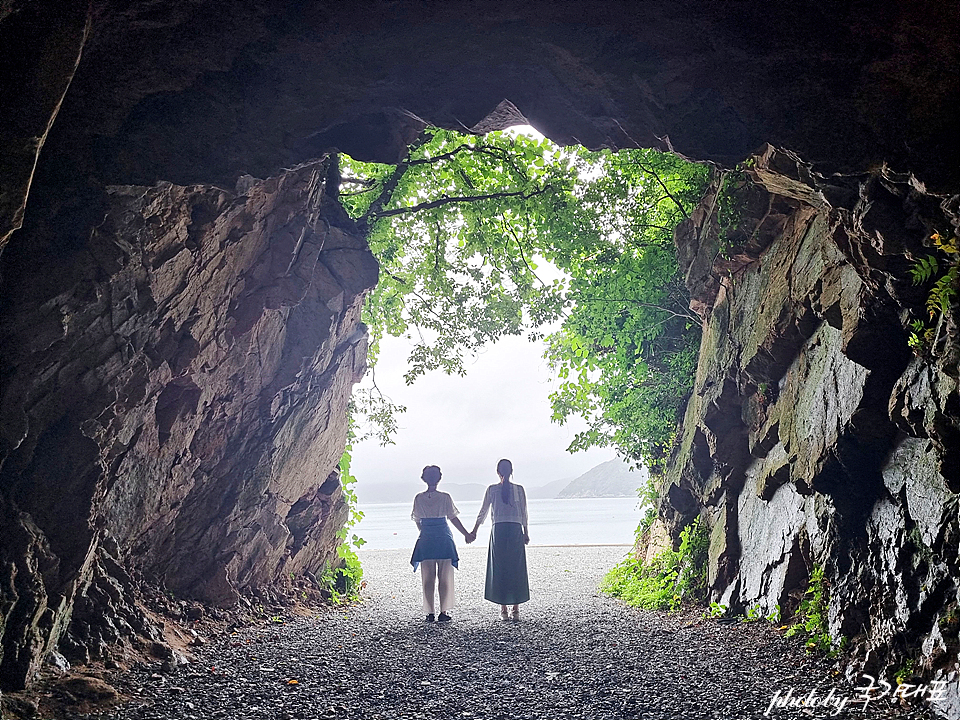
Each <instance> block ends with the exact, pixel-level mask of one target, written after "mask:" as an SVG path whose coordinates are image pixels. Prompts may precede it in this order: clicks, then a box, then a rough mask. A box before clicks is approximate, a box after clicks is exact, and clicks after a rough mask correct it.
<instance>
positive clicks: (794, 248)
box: [661, 146, 960, 681]
mask: <svg viewBox="0 0 960 720" xmlns="http://www.w3.org/2000/svg"><path fill="white" fill-rule="evenodd" d="M745 165H746V166H748V169H746V171H745V172H743V173H734V174H730V175H728V176H727V178H726V179H725V180H724V181H722V184H721V183H717V184H715V185H714V186H713V187H712V188H711V191H710V192H709V193H708V195H707V197H706V198H705V200H704V202H703V204H702V205H701V206H700V207H699V208H698V210H697V211H696V213H695V214H694V215H693V217H692V218H691V219H690V221H689V222H687V223H686V224H685V225H683V226H681V227H680V228H679V229H678V233H677V242H678V247H679V249H680V252H681V257H682V260H683V263H684V267H685V268H686V272H687V276H686V277H687V284H688V288H689V289H690V291H691V295H692V297H693V306H694V307H695V308H696V309H697V310H698V312H699V313H700V315H701V317H703V319H704V334H703V342H702V346H701V355H700V361H699V366H698V368H697V375H696V381H695V387H694V390H693V394H692V397H691V399H690V402H689V404H688V407H687V411H686V416H685V420H684V425H683V435H682V440H681V442H680V444H679V447H678V448H677V450H676V452H675V453H674V455H673V457H672V458H671V463H670V465H669V469H668V471H667V476H666V482H667V486H666V488H665V496H664V502H663V506H662V508H661V510H662V513H661V517H662V519H663V520H664V521H665V524H666V526H667V529H668V530H669V531H671V533H672V534H673V535H674V536H675V535H676V534H677V533H678V531H679V529H680V528H681V527H683V526H684V525H685V524H686V523H688V522H690V520H692V519H693V518H694V517H695V516H697V515H698V514H701V513H702V515H703V516H704V518H705V519H706V520H707V521H708V524H709V526H710V528H711V531H712V534H711V541H710V555H709V558H710V559H709V568H708V570H709V585H710V592H711V599H712V600H714V601H717V602H720V603H723V604H725V605H728V606H729V607H731V608H732V609H733V610H735V611H739V612H746V611H748V610H751V609H753V608H759V609H760V610H761V612H762V613H763V614H764V615H767V614H768V613H771V612H773V611H774V610H775V609H776V608H780V610H781V611H782V612H783V613H784V615H785V616H789V615H790V614H792V613H793V612H795V611H796V609H797V606H798V604H799V599H800V596H801V594H802V592H803V590H804V589H805V588H806V585H807V582H808V579H809V576H810V573H811V570H812V568H813V567H814V566H817V565H819V566H821V567H823V568H824V570H825V578H826V581H827V587H828V590H829V596H830V614H829V627H830V631H831V633H832V634H833V635H834V636H835V637H839V636H845V637H847V638H848V639H851V640H852V641H853V644H852V649H853V657H854V658H855V663H854V665H853V666H852V668H851V671H855V670H858V669H860V668H870V669H871V670H872V671H874V672H875V671H876V670H877V669H878V668H883V667H884V666H885V665H888V664H894V665H895V666H899V665H901V664H902V663H903V661H904V660H905V659H906V658H908V657H909V658H915V657H919V658H920V659H921V660H922V667H921V666H918V668H917V670H918V671H922V672H923V673H924V677H925V679H926V680H930V679H932V678H933V677H934V675H935V674H937V676H940V677H945V676H948V675H949V676H951V677H953V678H954V681H955V679H956V673H957V651H958V647H960V645H958V638H957V622H956V615H957V608H958V602H960V560H958V558H960V552H958V550H960V515H958V507H960V506H958V492H960V456H958V454H960V401H958V396H957V388H958V360H960V343H958V328H957V326H956V324H955V318H956V317H957V315H956V314H955V313H954V314H953V315H952V317H951V318H949V319H948V322H946V323H945V325H944V326H943V327H942V328H941V335H940V341H939V343H938V344H937V346H936V348H934V355H935V357H933V358H931V357H930V355H925V356H923V357H917V356H914V355H913V353H912V352H911V351H910V350H909V349H908V345H907V336H906V335H907V333H906V331H905V329H904V327H905V323H906V320H907V319H908V318H907V311H908V310H909V309H910V308H913V309H914V310H915V311H919V312H917V314H916V315H914V317H923V316H924V315H925V313H924V312H923V310H922V308H923V301H924V297H925V288H918V287H916V286H914V285H913V284H912V282H911V279H910V276H909V273H908V269H909V267H910V262H911V259H914V258H918V257H923V256H924V255H926V254H928V253H930V252H932V251H931V250H930V248H929V240H928V239H927V238H929V236H930V235H931V233H932V232H933V231H935V230H939V231H940V232H948V233H954V232H956V231H957V228H958V223H960V214H958V212H957V211H958V198H957V197H953V198H945V197H941V196H936V195H932V194H930V193H928V192H926V191H925V189H924V188H923V186H922V185H920V184H919V183H918V182H917V181H916V180H914V179H913V178H912V177H909V176H897V175H895V174H894V173H891V172H889V171H887V170H886V169H881V170H878V171H876V172H873V173H868V174H862V175H856V176H846V177H842V176H833V177H822V176H819V175H817V174H815V173H813V172H812V171H811V169H810V168H809V166H807V165H804V164H803V163H801V162H799V161H798V160H797V158H796V157H795V156H793V155H792V154H790V153H787V152H784V151H776V150H774V149H773V148H772V147H769V146H768V147H767V148H766V149H765V150H764V151H763V152H761V153H759V154H758V155H756V156H754V157H753V158H751V159H749V160H748V161H747V162H746V163H745ZM720 193H723V197H722V201H723V202H721V203H719V204H718V203H717V196H718V194H720ZM724 203H726V206H727V207H732V208H734V209H735V210H734V212H732V213H728V214H726V215H724V214H723V212H722V211H719V210H717V207H718V205H720V204H724Z"/></svg>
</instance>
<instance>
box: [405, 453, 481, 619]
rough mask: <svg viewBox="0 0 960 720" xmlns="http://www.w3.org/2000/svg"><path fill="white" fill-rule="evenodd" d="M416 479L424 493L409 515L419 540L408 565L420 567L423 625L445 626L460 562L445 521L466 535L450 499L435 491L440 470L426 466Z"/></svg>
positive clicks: (453, 595) (446, 494)
mask: <svg viewBox="0 0 960 720" xmlns="http://www.w3.org/2000/svg"><path fill="white" fill-rule="evenodd" d="M420 477H421V479H422V480H423V481H424V482H425V483H426V484H427V489H426V491H424V492H422V493H420V494H419V495H417V496H416V497H415V498H414V499H413V512H412V513H411V514H410V517H411V518H413V521H414V522H415V523H416V524H417V528H419V530H420V537H419V538H418V539H417V544H416V545H415V546H414V548H413V556H412V557H411V558H410V564H411V565H413V571H414V572H416V571H417V566H418V565H419V566H420V576H421V579H422V581H423V612H424V613H425V614H426V616H427V617H426V620H427V622H433V621H434V619H436V620H439V621H440V622H447V621H449V620H450V619H451V617H450V614H449V610H450V609H451V608H452V607H453V606H454V605H456V604H457V598H456V594H455V592H454V585H453V569H454V568H455V567H457V564H458V562H459V560H460V557H459V556H458V555H457V546H456V544H454V542H453V534H452V533H451V532H450V526H449V525H447V520H450V522H451V523H453V525H454V526H455V527H456V528H457V530H459V531H460V532H462V533H463V536H464V537H466V536H467V535H468V533H467V529H466V528H465V527H464V526H463V523H461V522H460V518H458V517H457V515H459V513H460V511H459V510H457V506H456V505H454V504H453V498H452V497H450V495H449V494H448V493H445V492H439V491H438V490H437V485H438V484H439V483H440V477H441V473H440V468H438V467H437V466H436V465H428V466H427V467H425V468H424V469H423V474H422V475H421V476H420ZM437 594H439V595H440V615H439V617H437V616H436V604H435V599H436V595H437Z"/></svg>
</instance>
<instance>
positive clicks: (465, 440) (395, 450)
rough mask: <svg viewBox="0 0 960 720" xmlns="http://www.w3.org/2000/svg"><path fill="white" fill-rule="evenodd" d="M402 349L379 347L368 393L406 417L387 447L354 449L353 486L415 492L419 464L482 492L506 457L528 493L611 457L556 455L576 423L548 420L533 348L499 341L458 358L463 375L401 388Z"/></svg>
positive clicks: (543, 375)
mask: <svg viewBox="0 0 960 720" xmlns="http://www.w3.org/2000/svg"><path fill="white" fill-rule="evenodd" d="M410 349H411V343H410V341H408V340H405V339H398V338H387V339H386V340H385V341H384V342H383V344H382V348H381V353H380V360H379V362H378V363H377V375H376V377H377V386H378V387H379V388H380V390H381V391H383V393H384V394H385V395H386V396H388V397H389V398H390V399H391V400H392V401H393V402H395V403H399V404H401V405H406V407H407V412H406V413H404V414H403V415H401V416H400V422H399V424H400V431H399V432H398V433H397V435H396V437H395V440H396V444H395V445H389V446H387V447H381V446H380V445H379V444H378V443H377V441H376V440H366V441H364V442H362V443H359V444H358V445H356V446H355V448H354V453H353V464H352V467H351V470H352V472H353V474H354V475H355V476H356V477H357V479H358V482H359V483H360V484H363V483H371V484H373V483H387V482H397V483H409V484H410V486H411V488H412V489H413V492H420V490H421V489H422V483H421V481H420V472H421V470H422V469H423V467H424V466H425V465H439V466H440V469H441V470H442V472H443V478H444V480H446V481H449V482H452V483H471V482H477V483H482V484H489V483H492V482H496V481H497V476H496V466H497V461H498V460H499V459H500V458H502V457H506V458H509V459H510V460H511V461H513V466H514V472H515V480H516V481H517V482H518V483H520V484H522V485H526V486H528V487H537V486H540V485H545V484H546V483H548V482H551V481H553V480H559V479H564V478H571V479H572V478H575V477H577V476H578V475H581V474H583V473H584V472H586V471H587V470H589V469H590V468H592V467H594V466H595V465H599V464H600V463H602V462H605V461H607V460H611V459H613V457H614V456H615V453H614V452H613V450H609V449H606V450H595V449H594V450H589V451H587V452H580V453H576V454H570V453H568V452H566V447H567V445H569V443H570V441H571V440H572V439H573V436H574V434H575V432H576V429H578V428H580V427H582V425H581V424H577V425H575V426H571V425H569V424H568V425H564V426H562V427H561V426H559V425H557V424H555V423H551V422H550V403H549V400H548V399H547V396H548V395H549V393H550V391H551V383H552V382H553V380H552V377H551V373H550V369H549V367H548V365H547V363H546V361H545V360H543V359H542V357H541V356H542V354H543V346H542V343H531V342H529V341H528V340H527V339H526V338H523V337H508V338H504V339H502V340H500V341H499V342H498V343H496V344H495V345H493V346H490V347H489V348H487V349H486V350H485V351H484V352H483V353H482V354H480V355H478V356H477V358H476V360H474V361H469V360H468V361H467V375H466V376H465V377H459V376H448V375H445V374H443V373H442V372H440V371H436V372H432V373H429V374H427V375H425V376H423V377H420V378H418V379H417V381H416V382H415V383H414V384H413V385H409V386H408V385H406V384H405V383H404V380H403V374H404V372H406V367H407V365H406V359H407V356H408V354H409V352H410ZM368 382H369V379H365V380H364V384H367V383H368ZM361 497H362V491H361Z"/></svg>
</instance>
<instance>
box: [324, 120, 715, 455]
mask: <svg viewBox="0 0 960 720" xmlns="http://www.w3.org/2000/svg"><path fill="white" fill-rule="evenodd" d="M341 162H342V169H343V171H344V175H345V181H344V192H343V194H342V196H341V198H342V200H343V202H344V205H345V206H346V207H347V209H348V211H349V212H350V214H351V215H352V216H353V217H355V218H356V219H357V220H358V222H359V223H360V224H361V226H363V227H365V228H366V230H367V233H368V239H369V242H370V246H371V249H372V250H373V252H374V253H375V254H376V256H377V257H378V258H379V260H380V262H381V281H380V284H379V285H378V286H377V288H376V289H375V290H374V292H373V293H372V294H371V296H370V299H369V301H368V303H367V306H366V315H365V322H367V324H368V325H369V326H370V328H371V332H372V335H373V352H372V355H373V358H374V360H375V357H376V351H377V345H378V342H379V340H380V339H381V338H382V337H383V336H384V335H388V334H389V335H398V336H399V335H406V336H409V337H410V338H411V339H412V340H413V341H414V343H415V345H414V350H413V352H412V354H411V357H410V369H409V372H408V373H407V381H408V382H412V381H413V380H414V379H415V378H416V377H417V376H418V375H420V374H422V373H424V372H427V371H429V370H434V369H442V370H444V371H445V372H448V373H461V374H462V373H463V358H464V356H465V354H469V353H471V352H473V351H476V350H477V349H479V348H480V347H482V346H484V345H486V344H488V343H491V342H494V341H495V340H497V339H498V338H499V337H501V336H503V335H518V334H522V333H527V334H528V335H529V336H530V337H531V338H533V339H541V338H545V339H546V343H547V348H548V349H547V357H548V359H549V361H550V363H551V365H552V367H553V368H554V369H555V371H556V372H557V375H558V378H559V380H560V382H559V385H558V387H557V389H556V391H555V392H554V393H553V395H552V397H551V400H552V404H553V420H555V421H557V422H561V423H562V422H564V421H566V420H567V419H568V418H570V417H571V416H574V415H579V416H582V417H583V418H584V419H585V420H586V421H587V424H588V428H587V430H586V431H584V432H582V433H580V434H578V435H577V436H576V438H575V440H574V442H573V443H572V445H571V449H573V450H576V449H584V448H587V447H590V446H613V447H615V448H616V449H617V450H618V451H619V452H620V453H621V454H623V455H624V456H625V457H628V458H630V459H632V460H634V461H643V462H645V463H647V464H648V465H650V466H651V467H654V468H655V467H657V466H659V465H660V464H661V463H662V461H663V459H664V457H665V452H666V448H667V447H668V446H669V444H670V442H671V441H672V439H673V436H674V433H675V429H676V423H677V418H678V413H679V410H680V407H681V405H682V403H683V400H684V398H685V396H686V393H687V392H688V391H689V388H690V386H691V383H692V379H693V370H694V367H695V363H696V354H697V349H698V347H699V334H700V327H699V319H698V318H697V317H696V316H695V315H693V314H692V313H690V311H689V309H688V298H687V294H686V290H685V288H684V285H683V281H682V278H681V277H680V274H679V269H678V266H677V261H676V252H675V249H674V245H673V230H674V228H675V227H676V225H677V224H678V223H679V222H680V221H682V220H683V219H684V218H685V217H686V216H687V213H688V212H689V211H690V209H692V207H693V206H694V205H695V204H696V202H697V201H698V200H699V199H700V196H701V194H702V192H703V189H704V187H705V186H706V184H707V181H708V179H709V176H710V169H709V167H707V166H704V165H697V164H693V163H689V162H686V161H684V160H682V159H680V158H678V157H676V156H674V155H670V154H665V153H658V152H655V151H651V150H630V151H621V152H619V153H617V154H613V153H609V152H599V153H595V152H588V151H586V150H583V149H582V148H581V149H573V148H559V147H557V146H556V145H554V144H552V143H551V142H550V141H548V140H537V139H534V138H531V137H527V136H524V135H512V134H507V133H491V134H489V135H486V136H483V137H474V136H464V135H459V134H457V133H453V132H449V131H444V130H437V129H430V130H428V131H426V132H425V133H424V134H423V135H422V136H421V137H420V139H419V140H418V141H417V142H416V143H414V144H413V145H412V146H411V148H410V152H409V155H408V156H407V158H406V159H405V160H404V161H403V162H402V163H401V164H399V165H397V166H396V167H393V166H381V165H368V164H362V163H357V162H355V161H352V160H350V159H349V158H343V159H342V161H341Z"/></svg>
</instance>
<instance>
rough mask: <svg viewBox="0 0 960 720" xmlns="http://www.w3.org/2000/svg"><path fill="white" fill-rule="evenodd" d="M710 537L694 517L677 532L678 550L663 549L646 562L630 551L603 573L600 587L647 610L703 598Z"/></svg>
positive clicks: (673, 606) (670, 606) (676, 607)
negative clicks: (629, 554)
mask: <svg viewBox="0 0 960 720" xmlns="http://www.w3.org/2000/svg"><path fill="white" fill-rule="evenodd" d="M709 540H710V537H709V534H708V533H707V528H706V526H705V525H704V524H703V523H702V522H701V521H700V519H699V518H697V519H696V520H694V521H693V522H692V523H690V524H689V525H687V527H685V528H684V529H683V531H682V532H681V533H680V547H679V548H678V549H677V550H672V549H667V550H664V551H663V552H661V553H660V554H659V555H657V556H656V557H655V558H654V559H653V560H652V561H651V562H650V564H649V565H648V564H645V563H644V562H643V561H642V560H640V559H639V558H637V557H636V556H634V555H631V556H630V557H628V558H626V559H625V560H623V561H621V562H620V563H618V564H617V565H616V566H615V567H613V569H611V570H610V571H609V572H608V573H607V574H606V576H605V577H604V578H603V581H602V582H601V583H600V590H601V592H604V593H606V594H607V595H612V596H613V597H617V598H620V599H621V600H623V601H624V602H625V603H627V604H628V605H633V606H634V607H640V608H644V609H648V610H676V609H678V608H679V607H680V604H681V602H682V601H684V600H687V601H692V602H703V601H704V599H705V598H706V587H707V574H706V567H707V547H708V545H709Z"/></svg>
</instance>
